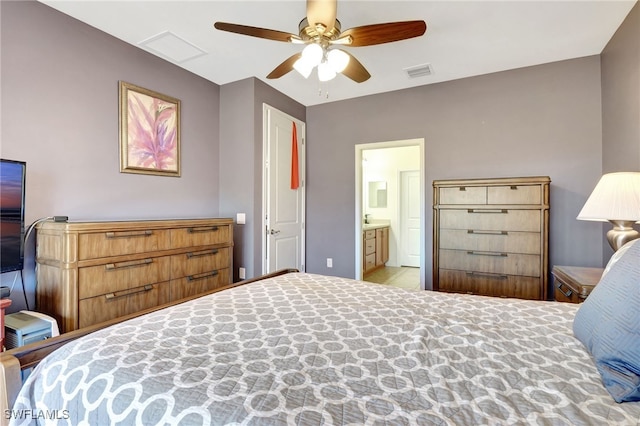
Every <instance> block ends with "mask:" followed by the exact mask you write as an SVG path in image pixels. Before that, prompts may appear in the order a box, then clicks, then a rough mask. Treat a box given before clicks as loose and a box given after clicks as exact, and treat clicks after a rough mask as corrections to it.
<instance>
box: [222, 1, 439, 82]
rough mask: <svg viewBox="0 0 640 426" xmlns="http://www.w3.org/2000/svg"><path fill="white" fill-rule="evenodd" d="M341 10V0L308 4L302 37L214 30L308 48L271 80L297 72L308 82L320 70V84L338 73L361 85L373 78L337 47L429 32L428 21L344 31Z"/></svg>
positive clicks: (230, 27)
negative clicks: (337, 15)
mask: <svg viewBox="0 0 640 426" xmlns="http://www.w3.org/2000/svg"><path fill="white" fill-rule="evenodd" d="M337 8H338V5H337V0H307V15H306V17H305V18H304V19H303V20H302V21H300V24H299V25H298V29H299V34H298V35H295V34H290V33H287V32H283V31H276V30H270V29H266V28H258V27H250V26H247V25H239V24H231V23H227V22H216V23H215V24H214V27H215V28H216V29H218V30H221V31H228V32H232V33H237V34H243V35H248V36H252V37H258V38H265V39H269V40H275V41H283V42H286V43H295V44H305V45H306V46H305V48H304V49H303V50H302V52H299V53H296V54H295V55H292V56H291V57H289V58H287V59H286V60H285V61H284V62H282V63H281V64H280V65H278V66H277V67H276V68H275V69H274V70H273V71H271V73H269V75H267V78H269V79H274V78H280V77H282V76H283V75H285V74H287V73H288V72H289V71H291V70H293V69H295V70H296V71H298V72H300V74H302V75H303V76H304V77H305V78H307V77H309V75H310V74H311V72H312V71H313V69H314V68H315V67H317V69H318V79H319V80H320V81H328V80H331V79H332V78H334V77H335V76H336V74H337V73H342V74H343V75H345V76H346V77H349V78H350V79H351V80H353V81H355V82H357V83H362V82H363V81H366V80H368V79H369V77H371V74H369V72H368V71H367V69H366V68H365V67H364V66H363V65H362V64H361V63H360V62H359V61H358V60H357V59H356V58H355V57H354V56H353V55H351V54H350V53H348V52H346V51H345V50H343V49H340V48H338V47H337V46H349V47H361V46H372V45H376V44H382V43H390V42H394V41H400V40H406V39H409V38H414V37H419V36H421V35H423V34H424V33H425V31H426V30H427V24H426V23H425V22H424V21H402V22H387V23H383V24H373V25H365V26H362V27H355V28H351V29H348V30H345V31H341V27H340V21H339V20H338V19H336V14H337Z"/></svg>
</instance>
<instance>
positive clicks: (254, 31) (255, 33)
mask: <svg viewBox="0 0 640 426" xmlns="http://www.w3.org/2000/svg"><path fill="white" fill-rule="evenodd" d="M213 26H214V27H216V29H218V30H221V31H228V32H230V33H236V34H242V35H248V36H251V37H258V38H266V39H268V40H275V41H284V42H287V43H289V42H291V41H292V40H300V37H298V36H297V35H294V34H290V33H285V32H283V31H276V30H269V29H267V28H258V27H250V26H247V25H240V24H230V23H228V22H216V23H215V24H214V25H213Z"/></svg>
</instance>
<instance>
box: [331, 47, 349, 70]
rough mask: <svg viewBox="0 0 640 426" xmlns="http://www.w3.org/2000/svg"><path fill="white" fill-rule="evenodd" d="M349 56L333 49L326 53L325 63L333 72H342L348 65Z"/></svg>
mask: <svg viewBox="0 0 640 426" xmlns="http://www.w3.org/2000/svg"><path fill="white" fill-rule="evenodd" d="M349 59H350V58H349V55H348V54H347V53H345V52H344V51H342V50H340V49H333V50H330V51H329V52H328V53H327V62H329V65H331V68H333V70H334V71H335V72H342V71H344V69H345V68H346V67H347V65H349Z"/></svg>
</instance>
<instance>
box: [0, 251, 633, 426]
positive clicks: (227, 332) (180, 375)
mask: <svg viewBox="0 0 640 426" xmlns="http://www.w3.org/2000/svg"><path fill="white" fill-rule="evenodd" d="M638 247H639V249H640V244H639V245H638ZM638 253H640V251H639V252H638ZM637 259H640V257H638V258H637ZM637 259H636V260H637ZM242 284H243V285H235V286H231V287H230V288H228V289H226V290H224V291H220V292H216V293H214V294H209V295H206V296H203V297H199V298H197V299H194V300H190V301H187V302H185V303H181V304H177V305H175V306H170V307H167V308H164V309H161V310H157V311H154V312H150V313H147V314H145V315H142V316H139V317H136V318H131V319H128V320H126V321H124V322H121V323H119V324H114V325H111V326H108V327H105V328H101V329H99V330H97V331H93V332H91V333H89V334H86V335H84V336H82V337H79V338H77V339H76V338H75V337H77V336H72V338H70V339H68V340H70V341H68V342H66V344H64V345H63V346H61V347H60V348H58V349H57V350H56V351H55V352H53V353H51V354H50V355H48V356H47V357H46V358H45V359H44V360H42V361H41V362H39V363H38V365H37V367H36V368H35V369H34V370H33V372H32V373H31V374H30V375H29V377H28V378H27V379H26V382H25V383H24V385H23V386H22V389H21V390H20V393H19V394H18V395H17V397H16V399H15V405H14V406H13V409H12V410H11V415H9V416H7V415H6V414H7V413H5V417H10V420H11V424H16V425H26V424H42V423H47V422H52V420H50V419H53V421H54V422H55V424H69V425H80V424H86V425H97V424H99V425H104V424H144V425H149V424H185V425H187V424H188V425H191V424H193V425H200V424H203V425H209V424H247V425H251V424H259V425H284V424H296V425H316V424H317V425H321V424H325V425H327V424H394V425H396V424H398V425H403V424H406V425H413V424H427V425H431V424H441V425H480V424H490V425H503V424H504V425H507V424H540V425H542V424H545V425H546V424H550V425H591V424H594V425H595V424H597V425H601V424H629V425H636V424H639V423H640V402H624V403H617V402H615V401H614V400H613V399H612V396H611V395H610V393H609V392H608V391H607V389H606V388H605V386H603V381H602V376H601V373H600V372H599V370H598V368H596V365H595V363H594V360H593V358H592V355H591V354H590V353H589V351H588V350H587V349H586V347H585V345H584V344H583V343H582V342H581V341H579V340H578V339H576V337H574V331H573V329H572V328H573V320H574V317H575V316H576V311H577V310H578V309H579V308H580V305H574V304H566V303H556V302H544V301H527V300H518V299H501V298H491V297H482V296H470V295H461V294H448V293H439V292H429V291H417V290H406V289H400V288H391V287H388V286H384V285H378V284H371V283H366V282H362V281H357V280H352V279H346V278H338V277H330V276H323V275H316V274H308V273H299V272H289V271H287V273H283V274H273V275H271V276H269V277H266V278H264V279H259V280H252V281H251V282H249V283H246V284H244V283H242ZM598 287H599V286H598ZM598 287H596V289H597V288H598ZM594 292H595V291H594ZM590 297H591V296H590ZM585 303H586V302H585ZM79 334H85V333H79ZM61 338H64V336H61ZM6 360H7V359H6V358H5V359H4V361H6Z"/></svg>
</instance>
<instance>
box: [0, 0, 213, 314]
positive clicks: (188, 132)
mask: <svg viewBox="0 0 640 426" xmlns="http://www.w3.org/2000/svg"><path fill="white" fill-rule="evenodd" d="M0 8H1V11H2V13H1V18H0V19H1V22H0V24H1V49H0V50H1V52H2V61H1V62H2V63H1V73H2V82H1V84H2V86H1V90H2V101H1V102H2V105H1V107H2V108H1V114H2V115H1V119H2V130H1V133H0V136H1V153H0V154H1V156H2V157H3V158H10V159H15V160H23V161H26V162H27V177H26V182H27V189H26V222H27V224H29V223H31V222H32V221H34V220H35V219H37V218H40V217H46V216H51V215H67V216H69V218H70V219H71V220H82V219H87V220H100V219H109V220H114V219H142V218H176V217H177V218H180V217H212V216H213V217H215V216H218V215H219V206H218V203H219V193H218V170H217V166H218V163H219V161H218V156H219V148H218V138H219V136H218V130H219V115H220V114H219V102H218V100H219V86H218V85H216V84H214V83H211V82H209V81H207V80H204V79H202V78H200V77H197V76H195V75H194V74H192V73H189V72H187V71H184V70H182V69H180V68H178V67H176V66H174V65H172V64H170V63H168V62H166V61H164V60H162V59H159V58H157V57H155V56H153V55H150V54H148V53H146V52H144V51H142V50H140V49H137V48H135V47H133V46H131V45H129V44H126V43H124V42H122V41H120V40H118V39H116V38H114V37H112V36H109V35H107V34H105V33H103V32H101V31H97V30H95V29H94V28H92V27H89V26H87V25H86V24H83V23H81V22H79V21H77V20H75V19H72V18H70V17H68V16H66V15H64V14H62V13H60V12H57V11H55V10H53V9H51V8H49V7H48V6H45V5H42V4H40V3H36V2H31V1H19V2H14V1H10V2H5V1H3V2H0ZM118 80H124V81H128V82H130V83H134V84H137V85H140V86H143V87H146V88H148V89H152V90H155V91H158V92H161V93H165V94H167V95H171V96H174V97H176V98H178V99H180V100H181V101H182V135H181V143H182V151H181V152H182V177H180V178H175V177H160V176H148V175H136V174H126V173H120V172H119V154H118ZM27 252H28V253H29V254H31V253H33V247H32V246H29V247H27ZM28 261H29V262H30V264H29V265H28V267H27V268H26V270H25V272H26V281H27V285H28V286H29V287H32V282H33V278H32V273H30V271H32V270H33V259H32V258H31V259H28ZM14 278H15V274H3V275H2V285H11V283H12V282H14ZM16 282H17V286H18V288H17V289H15V290H18V289H19V286H20V281H19V279H17V280H16ZM16 295H17V296H16ZM12 299H14V306H13V307H12V309H14V310H15V309H18V308H23V306H24V305H22V303H23V299H22V294H21V293H20V292H19V291H14V296H13V297H12Z"/></svg>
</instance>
